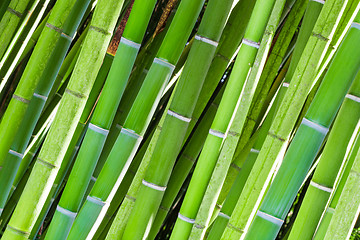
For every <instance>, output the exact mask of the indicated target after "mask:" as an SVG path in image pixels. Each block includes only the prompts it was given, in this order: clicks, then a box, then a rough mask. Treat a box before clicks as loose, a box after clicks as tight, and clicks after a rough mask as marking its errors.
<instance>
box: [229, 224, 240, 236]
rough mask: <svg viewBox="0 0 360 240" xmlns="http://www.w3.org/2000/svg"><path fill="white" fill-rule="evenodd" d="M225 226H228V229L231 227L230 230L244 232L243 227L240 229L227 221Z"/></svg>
mask: <svg viewBox="0 0 360 240" xmlns="http://www.w3.org/2000/svg"><path fill="white" fill-rule="evenodd" d="M226 227H228V228H230V229H232V230H234V231H236V232H239V233H241V234H242V233H244V230H243V229H241V228H238V227H235V226H234V225H232V224H231V223H228V224H227V225H226Z"/></svg>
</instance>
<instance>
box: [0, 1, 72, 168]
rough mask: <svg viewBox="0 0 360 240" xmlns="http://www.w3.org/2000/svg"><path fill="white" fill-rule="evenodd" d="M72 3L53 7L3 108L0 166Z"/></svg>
mask: <svg viewBox="0 0 360 240" xmlns="http://www.w3.org/2000/svg"><path fill="white" fill-rule="evenodd" d="M73 4H74V2H73V1H70V0H63V1H60V2H58V3H57V4H56V5H55V6H54V9H53V11H52V13H51V16H50V17H49V20H48V22H47V25H46V26H47V27H46V28H44V30H43V32H42V34H41V36H40V38H39V41H38V44H37V45H36V47H35V49H34V51H33V54H32V55H31V57H30V60H29V62H28V64H27V66H26V68H25V71H24V73H23V75H22V77H21V79H20V82H19V84H18V86H17V88H16V91H15V93H14V94H13V97H12V99H11V101H10V104H9V106H8V108H7V109H6V112H5V114H4V116H3V118H2V121H1V124H0V136H1V138H2V139H3V140H4V141H1V144H0V166H3V163H4V159H5V156H6V154H7V153H8V151H9V149H10V146H11V143H12V142H13V140H14V138H15V135H16V133H17V131H18V129H19V127H20V124H21V122H22V120H23V117H24V115H25V112H26V109H27V108H28V105H29V103H30V100H31V98H32V95H33V94H34V91H35V88H36V85H37V84H38V82H39V80H40V78H41V76H42V73H43V72H44V70H45V66H46V63H47V61H48V60H49V59H50V57H51V54H52V50H53V49H54V47H55V46H56V43H57V40H58V39H59V38H60V35H61V33H60V32H61V30H60V29H62V28H63V25H64V19H66V18H67V16H68V15H69V13H70V10H71V8H72V6H73Z"/></svg>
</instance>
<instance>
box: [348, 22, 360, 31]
mask: <svg viewBox="0 0 360 240" xmlns="http://www.w3.org/2000/svg"><path fill="white" fill-rule="evenodd" d="M350 27H353V28H357V29H359V30H360V23H358V22H353V23H351V26H350Z"/></svg>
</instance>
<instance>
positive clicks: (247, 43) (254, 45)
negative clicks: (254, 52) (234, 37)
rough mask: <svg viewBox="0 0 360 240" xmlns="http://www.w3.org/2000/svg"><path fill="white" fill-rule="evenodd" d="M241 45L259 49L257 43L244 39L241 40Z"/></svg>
mask: <svg viewBox="0 0 360 240" xmlns="http://www.w3.org/2000/svg"><path fill="white" fill-rule="evenodd" d="M242 43H243V44H245V45H248V46H250V47H254V48H257V49H259V47H260V43H259V42H255V41H252V40H250V39H246V38H243V40H242Z"/></svg>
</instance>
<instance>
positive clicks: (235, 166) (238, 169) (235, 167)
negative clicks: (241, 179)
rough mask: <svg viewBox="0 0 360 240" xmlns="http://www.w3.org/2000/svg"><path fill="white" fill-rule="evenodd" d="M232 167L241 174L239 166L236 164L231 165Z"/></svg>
mask: <svg viewBox="0 0 360 240" xmlns="http://www.w3.org/2000/svg"><path fill="white" fill-rule="evenodd" d="M230 167H232V168H234V169H235V170H236V171H238V172H240V170H241V167H239V166H238V165H236V164H235V163H231V164H230Z"/></svg>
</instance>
